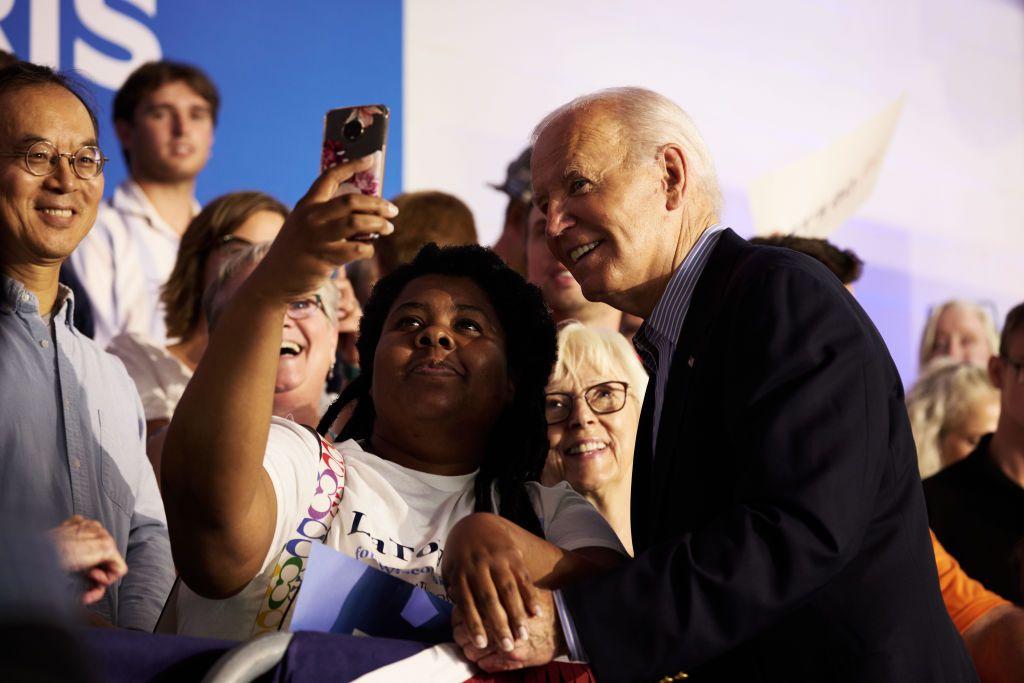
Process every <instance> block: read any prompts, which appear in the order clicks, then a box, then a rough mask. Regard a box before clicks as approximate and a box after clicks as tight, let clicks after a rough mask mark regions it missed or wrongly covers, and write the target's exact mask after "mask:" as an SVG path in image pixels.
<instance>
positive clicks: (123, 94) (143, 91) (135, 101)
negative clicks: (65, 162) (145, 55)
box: [114, 60, 220, 163]
mask: <svg viewBox="0 0 1024 683" xmlns="http://www.w3.org/2000/svg"><path fill="white" fill-rule="evenodd" d="M178 81H180V82H182V83H184V84H185V85H187V86H188V87H190V88H192V90H194V91H195V92H196V94H197V95H199V96H200V97H202V98H203V99H204V100H206V103H207V104H209V105H210V114H211V116H213V124H214V125H217V115H218V113H219V112H220V93H219V92H217V86H216V85H214V84H213V81H211V80H210V77H209V76H207V75H206V73H205V72H204V71H203V70H202V69H200V68H199V67H196V66H192V65H191V64H185V63H183V62H171V61H166V60H164V61H159V62H146V63H145V64H143V65H142V66H140V67H139V68H138V69H136V70H135V71H133V72H131V74H129V76H128V78H127V80H125V82H124V84H123V85H122V86H121V87H120V88H118V90H117V93H116V94H115V95H114V122H115V123H116V122H118V121H125V122H129V123H130V122H132V121H134V120H135V110H136V109H137V108H138V106H139V102H141V101H142V100H143V98H144V97H146V96H147V95H149V94H150V93H151V92H153V91H154V90H157V89H158V88H160V87H162V86H164V85H166V84H168V83H175V82H178ZM122 154H124V160H125V163H129V162H130V160H129V158H128V150H122Z"/></svg>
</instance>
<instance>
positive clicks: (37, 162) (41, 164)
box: [0, 140, 108, 180]
mask: <svg viewBox="0 0 1024 683" xmlns="http://www.w3.org/2000/svg"><path fill="white" fill-rule="evenodd" d="M0 157H4V158H7V159H17V158H22V159H24V160H25V168H26V169H28V172H29V173H31V174H32V175H34V176H48V175H50V174H52V173H53V172H54V171H56V170H57V164H59V163H60V159H61V157H67V158H68V163H70V164H71V170H72V171H74V173H75V175H76V176H78V177H79V178H81V179H82V180H92V179H93V178H96V177H98V176H99V175H100V174H101V173H103V165H104V164H105V163H107V161H108V160H107V158H106V157H105V156H103V152H101V151H100V148H99V147H96V146H95V145H86V146H85V147H82V148H81V149H79V150H78V151H77V152H75V153H73V154H72V153H71V152H63V153H61V152H58V151H57V147H56V146H54V144H53V143H52V142H50V141H49V140H39V141H37V142H33V143H32V145H31V146H30V147H29V148H28V149H27V150H25V152H24V153H20V154H0Z"/></svg>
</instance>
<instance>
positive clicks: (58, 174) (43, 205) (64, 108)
mask: <svg viewBox="0 0 1024 683" xmlns="http://www.w3.org/2000/svg"><path fill="white" fill-rule="evenodd" d="M38 140H47V141H49V142H51V143H52V144H53V145H54V146H55V147H56V148H57V151H59V152H61V153H72V154H73V153H74V152H76V151H77V150H79V149H81V148H82V147H83V146H85V145H95V144H96V131H95V130H94V129H93V125H92V120H91V119H90V118H89V113H88V112H87V111H86V109H85V106H84V105H83V104H82V103H81V102H80V101H79V100H78V98H77V97H75V96H74V95H73V94H72V93H70V92H68V91H67V90H65V89H64V88H62V87H60V86H57V85H40V86H27V87H24V88H18V89H15V90H12V91H9V92H6V93H4V94H3V95H0V151H2V152H3V153H5V154H18V153H23V152H24V151H25V150H26V149H27V148H28V147H29V146H30V145H32V143H33V142H36V141H38ZM102 196H103V176H102V174H101V175H99V176H97V177H96V178H92V179H89V180H83V179H82V178H79V177H78V176H77V175H75V173H74V171H73V170H72V169H71V165H70V163H69V161H68V159H67V158H66V157H64V158H61V159H60V160H59V162H58V164H57V168H56V169H55V170H54V172H53V173H51V174H50V175H47V176H36V175H33V174H32V173H30V172H29V170H28V168H26V166H25V160H24V158H18V157H13V158H3V159H0V249H2V250H3V251H4V252H5V254H4V257H3V260H4V262H5V263H7V264H10V263H13V262H25V263H34V264H43V263H48V262H49V263H54V262H60V261H62V260H64V259H65V258H67V257H68V255H70V254H71V252H72V251H73V250H74V249H75V247H76V246H78V243H79V242H80V241H81V240H82V238H83V237H85V234H86V233H87V232H89V229H90V228H92V224H93V222H94V221H95V220H96V211H97V209H98V207H99V202H100V198H101V197H102Z"/></svg>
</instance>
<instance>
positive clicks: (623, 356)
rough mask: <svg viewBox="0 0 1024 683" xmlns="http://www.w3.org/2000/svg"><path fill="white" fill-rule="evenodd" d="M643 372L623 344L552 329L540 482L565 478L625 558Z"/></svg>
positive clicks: (575, 329) (609, 335) (602, 333)
mask: <svg viewBox="0 0 1024 683" xmlns="http://www.w3.org/2000/svg"><path fill="white" fill-rule="evenodd" d="M646 388H647V373H646V372H644V369H643V366H642V365H641V364H640V361H639V360H638V359H637V356H636V353H635V352H634V351H633V349H632V348H630V345H629V342H627V341H626V339H625V338H624V337H623V336H622V335H620V334H618V333H617V332H611V331H609V330H602V329H598V328H592V327H587V326H585V325H583V324H581V323H578V322H570V323H567V324H565V325H564V326H562V328H561V329H560V330H559V332H558V361H557V362H556V363H555V368H554V371H553V372H552V373H551V379H550V381H549V382H548V387H547V394H546V396H545V401H544V416H545V418H546V419H547V423H548V442H549V444H550V450H549V451H548V459H547V463H546V464H545V466H544V472H543V474H542V475H541V482H542V483H543V484H546V485H548V486H553V485H555V484H557V483H558V482H560V481H563V480H565V481H568V482H569V485H570V486H572V487H573V488H574V489H576V491H578V492H579V493H580V494H582V495H583V496H584V497H585V498H586V499H587V500H589V501H590V502H591V503H592V504H593V505H594V507H595V508H597V511H598V512H600V513H601V514H602V515H604V518H605V519H607V520H608V523H609V524H611V526H612V528H613V529H614V530H615V533H616V534H618V536H619V540H621V541H622V545H624V546H625V547H626V550H628V551H629V553H630V555H632V554H633V542H632V538H631V536H630V530H629V505H630V503H629V494H630V484H631V481H632V473H633V449H634V447H635V445H636V432H637V426H638V424H639V421H640V406H641V405H642V404H643V400H644V391H645V390H646Z"/></svg>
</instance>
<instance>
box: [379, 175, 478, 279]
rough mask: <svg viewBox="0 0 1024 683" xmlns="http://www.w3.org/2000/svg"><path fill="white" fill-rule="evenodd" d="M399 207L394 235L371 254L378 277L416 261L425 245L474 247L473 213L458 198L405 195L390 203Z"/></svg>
mask: <svg viewBox="0 0 1024 683" xmlns="http://www.w3.org/2000/svg"><path fill="white" fill-rule="evenodd" d="M391 201H392V202H393V203H394V205H395V206H397V207H398V215H397V216H396V217H395V218H394V219H393V220H392V222H393V223H394V224H395V231H394V232H393V233H392V234H390V235H387V236H386V237H381V238H380V239H379V240H378V241H377V244H376V245H374V250H375V251H376V253H377V263H378V264H379V266H380V273H381V275H387V274H388V273H390V272H391V271H393V270H394V269H395V268H397V267H398V266H400V265H402V264H403V263H408V262H409V261H412V260H413V258H415V256H416V254H417V253H418V252H419V250H420V249H421V248H422V247H423V245H424V244H429V243H430V242H434V243H435V244H437V245H438V246H441V247H444V246H448V245H458V244H476V243H477V236H476V222H475V221H474V220H473V212H472V211H470V210H469V207H468V206H466V205H465V203H463V201H462V200H461V199H459V198H458V197H454V196H452V195H450V194H447V193H445V192H436V191H430V192H407V193H405V194H400V195H398V196H397V197H395V198H394V199H393V200H391Z"/></svg>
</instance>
